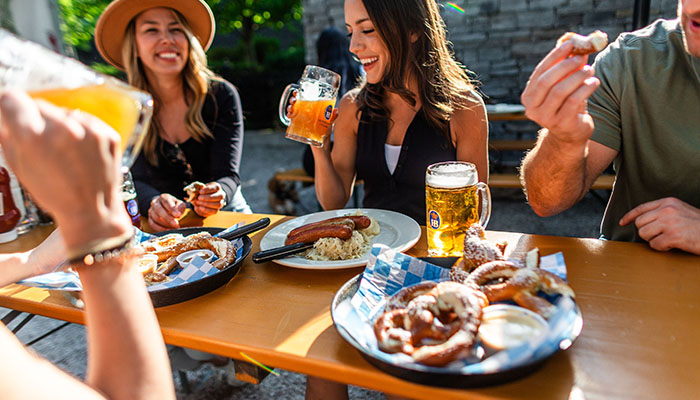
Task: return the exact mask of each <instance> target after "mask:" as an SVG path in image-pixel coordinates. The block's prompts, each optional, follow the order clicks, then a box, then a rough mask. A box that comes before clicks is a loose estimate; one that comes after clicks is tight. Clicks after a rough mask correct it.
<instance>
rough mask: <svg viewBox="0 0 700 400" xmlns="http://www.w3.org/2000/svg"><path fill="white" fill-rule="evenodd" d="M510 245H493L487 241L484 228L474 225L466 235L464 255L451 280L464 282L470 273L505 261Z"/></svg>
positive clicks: (454, 269)
mask: <svg viewBox="0 0 700 400" xmlns="http://www.w3.org/2000/svg"><path fill="white" fill-rule="evenodd" d="M507 245H508V243H506V242H499V243H493V242H491V241H489V240H487V239H486V233H485V232H484V228H483V227H482V226H481V225H479V224H474V225H472V226H470V227H469V229H467V232H466V233H465V234H464V255H463V256H462V257H461V258H460V259H459V260H458V261H457V263H455V265H454V266H453V267H452V270H451V271H450V279H452V280H453V281H455V282H464V280H465V279H466V278H467V276H468V275H469V273H470V272H471V271H473V270H474V269H476V268H477V267H478V266H479V265H481V264H484V263H487V262H489V261H496V260H505V257H504V255H503V253H504V251H505V249H506V246H507Z"/></svg>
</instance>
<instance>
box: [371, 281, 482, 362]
mask: <svg viewBox="0 0 700 400" xmlns="http://www.w3.org/2000/svg"><path fill="white" fill-rule="evenodd" d="M404 304H405V306H404V307H402V306H403V305H404ZM487 304H488V301H487V300H486V299H485V298H484V296H483V295H482V294H480V293H478V292H477V291H475V290H473V289H471V288H469V287H467V286H465V285H463V284H461V283H457V282H441V283H437V284H436V283H434V282H423V283H420V284H418V285H415V286H412V287H408V288H404V289H402V290H400V291H399V292H397V293H396V294H395V295H394V296H392V298H391V299H389V301H388V302H387V307H386V309H387V311H386V312H385V313H383V314H382V315H381V316H380V317H379V318H378V319H377V321H376V322H375V324H374V333H375V336H376V337H377V344H378V346H379V348H380V349H381V350H382V351H385V352H388V353H396V352H403V353H406V354H408V355H410V356H411V357H413V359H414V360H415V361H416V362H419V363H421V364H425V365H431V366H442V365H446V364H448V363H450V362H452V361H454V360H457V359H459V358H462V357H465V356H467V355H468V354H469V352H470V351H471V349H472V348H473V347H474V344H475V343H476V337H477V333H478V331H479V325H480V324H481V315H482V308H483V307H485V305H487ZM391 307H397V308H394V309H392V308H391Z"/></svg>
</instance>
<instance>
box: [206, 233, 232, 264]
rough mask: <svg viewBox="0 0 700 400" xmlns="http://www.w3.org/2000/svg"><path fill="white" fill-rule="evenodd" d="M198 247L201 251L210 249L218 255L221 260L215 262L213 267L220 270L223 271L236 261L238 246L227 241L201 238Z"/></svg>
mask: <svg viewBox="0 0 700 400" xmlns="http://www.w3.org/2000/svg"><path fill="white" fill-rule="evenodd" d="M197 245H198V246H199V248H200V249H209V250H211V251H213V252H214V254H216V256H217V257H218V258H219V259H218V260H216V261H214V262H213V263H212V265H213V266H214V267H215V268H216V269H218V270H222V269H224V268H226V267H227V266H228V265H230V264H231V263H232V262H234V261H236V246H234V245H233V243H231V242H230V241H228V240H226V239H221V238H215V237H205V238H201V239H200V240H199V242H198V243H197Z"/></svg>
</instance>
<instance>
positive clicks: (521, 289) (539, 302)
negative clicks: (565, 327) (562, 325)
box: [464, 261, 574, 318]
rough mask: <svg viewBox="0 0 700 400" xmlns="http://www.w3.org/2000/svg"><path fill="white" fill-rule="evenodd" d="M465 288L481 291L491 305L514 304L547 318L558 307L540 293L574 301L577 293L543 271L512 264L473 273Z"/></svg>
mask: <svg viewBox="0 0 700 400" xmlns="http://www.w3.org/2000/svg"><path fill="white" fill-rule="evenodd" d="M464 284H465V285H467V286H470V287H472V288H474V289H477V290H481V291H482V292H483V293H484V294H485V295H486V297H487V298H488V300H489V301H490V302H494V301H503V300H513V301H515V302H516V303H517V304H518V305H519V306H521V307H525V308H527V309H530V310H532V311H534V312H536V313H538V314H540V315H542V316H543V317H545V318H548V317H549V316H550V315H551V314H552V312H553V311H554V306H553V305H552V304H551V303H550V302H549V301H547V300H546V299H544V298H542V297H539V296H537V292H539V291H543V292H544V293H547V294H560V295H563V296H569V297H574V291H573V290H572V289H571V287H569V285H568V284H567V283H566V281H564V280H563V279H561V278H560V277H558V276H556V275H554V274H553V273H551V272H549V271H545V270H543V269H540V268H518V267H517V266H516V265H515V264H513V263H511V262H509V261H492V262H489V263H486V264H483V265H481V266H480V267H479V268H477V269H475V270H474V271H472V273H471V274H469V277H467V279H466V280H465V281H464Z"/></svg>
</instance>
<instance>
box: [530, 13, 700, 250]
mask: <svg viewBox="0 0 700 400" xmlns="http://www.w3.org/2000/svg"><path fill="white" fill-rule="evenodd" d="M678 16H679V18H678V19H676V20H672V21H664V20H659V21H656V22H654V23H653V24H651V25H650V26H648V27H646V28H644V29H642V30H639V31H636V32H632V33H627V34H623V35H621V36H620V38H618V40H616V41H615V42H614V43H613V44H611V45H610V46H609V47H608V48H607V49H606V50H604V51H603V52H601V54H599V55H598V57H597V58H596V62H595V64H594V66H593V67H591V66H589V65H586V61H587V60H586V57H585V56H573V57H570V53H571V49H572V44H571V43H568V42H567V43H565V44H563V45H561V46H559V47H557V48H555V49H554V50H552V51H551V52H550V53H549V54H548V55H547V56H546V57H545V58H544V59H543V60H542V62H541V63H540V64H539V65H538V66H537V68H536V69H535V71H534V72H533V73H532V76H531V77H530V81H529V82H528V85H527V87H526V89H525V91H524V92H523V95H522V102H523V105H525V107H526V113H527V115H528V117H529V118H530V119H532V120H534V121H535V122H537V123H539V124H540V125H541V126H542V127H544V129H543V130H542V131H541V133H540V136H539V138H538V141H537V145H536V146H535V148H534V149H533V150H532V151H531V152H530V153H529V154H528V155H527V156H526V158H525V160H524V161H523V166H522V175H523V180H524V182H525V189H526V193H527V195H528V200H529V202H530V205H531V206H532V208H533V210H534V211H535V212H536V213H537V214H538V215H542V216H548V215H553V214H557V213H559V212H562V211H564V210H566V209H568V208H570V207H571V206H573V205H574V204H575V203H576V202H578V201H579V200H580V199H581V198H582V197H583V196H584V195H585V194H586V192H587V191H588V190H589V188H590V187H591V184H592V183H593V181H594V180H595V179H596V178H597V177H598V176H599V175H600V174H601V173H602V172H603V171H604V170H605V169H606V168H607V167H608V166H609V165H610V163H611V162H614V167H615V171H616V175H617V178H616V180H615V185H614V188H613V193H612V195H611V197H610V201H609V202H608V206H607V209H606V211H605V216H604V217H603V223H602V225H601V233H602V235H603V237H605V238H607V239H611V240H625V241H647V242H649V245H650V246H651V247H652V248H654V249H657V250H670V249H672V248H677V249H681V250H684V251H687V252H691V253H694V254H699V255H700V59H699V58H698V57H700V0H679V7H678Z"/></svg>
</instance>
